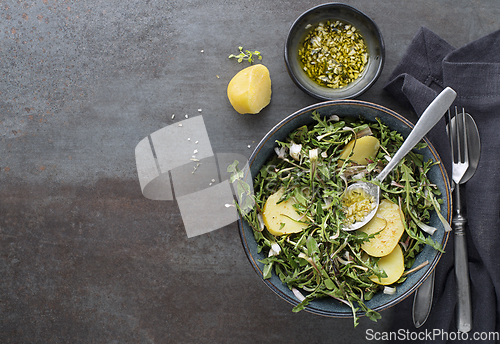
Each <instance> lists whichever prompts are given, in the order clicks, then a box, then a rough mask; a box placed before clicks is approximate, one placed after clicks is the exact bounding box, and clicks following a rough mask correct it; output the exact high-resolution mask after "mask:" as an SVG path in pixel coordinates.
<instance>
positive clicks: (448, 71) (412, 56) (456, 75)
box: [384, 27, 500, 343]
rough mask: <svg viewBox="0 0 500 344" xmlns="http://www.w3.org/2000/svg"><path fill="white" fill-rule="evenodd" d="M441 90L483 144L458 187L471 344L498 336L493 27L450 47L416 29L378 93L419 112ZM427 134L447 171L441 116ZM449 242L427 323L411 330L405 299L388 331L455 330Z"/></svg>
mask: <svg viewBox="0 0 500 344" xmlns="http://www.w3.org/2000/svg"><path fill="white" fill-rule="evenodd" d="M446 86H450V87H451V88H453V89H454V90H455V91H456V92H457V98H456V101H455V105H457V106H459V107H464V108H465V109H466V111H467V112H468V113H470V114H471V115H472V116H473V117H474V119H475V121H476V123H477V126H478V129H479V133H480V136H481V144H482V147H481V159H480V162H479V165H478V169H477V171H476V174H475V175H474V176H473V177H472V178H471V179H470V180H469V181H468V182H467V184H466V185H465V197H466V202H467V218H468V230H467V232H466V235H467V244H468V251H469V252H468V253H469V271H470V279H471V293H472V307H473V328H472V331H471V332H470V333H469V334H468V338H469V340H468V341H461V342H462V343H463V342H471V343H472V342H476V343H477V342H478V341H474V340H473V336H474V333H477V334H481V333H488V332H492V331H493V332H495V331H496V332H498V331H500V302H499V301H500V257H499V256H500V254H499V253H500V179H499V178H498V177H499V176H500V173H499V171H500V30H499V31H495V32H493V33H491V34H489V35H487V36H485V37H482V38H480V39H478V40H476V41H473V42H471V43H469V44H467V45H465V46H463V47H461V48H459V49H455V48H454V47H452V46H451V45H449V44H448V43H447V42H446V41H444V40H443V39H442V38H440V37H439V36H438V35H436V34H435V33H433V32H432V31H430V30H429V29H427V28H424V27H423V28H421V29H420V30H419V31H418V33H417V34H416V36H415V37H414V39H413V41H412V42H411V44H410V46H409V47H408V49H407V51H406V53H405V55H404V56H403V58H402V60H401V61H400V63H399V64H398V66H397V67H396V69H395V70H394V72H393V73H392V75H391V76H390V78H389V81H388V82H387V84H386V85H385V87H384V89H385V90H386V91H387V92H389V93H390V94H391V95H392V96H393V97H394V98H395V99H396V100H398V101H399V102H400V103H401V104H402V105H404V106H406V107H408V108H410V109H411V110H413V111H415V113H416V114H417V115H420V114H421V113H422V112H423V110H424V109H425V107H426V106H427V105H428V104H429V103H430V102H431V101H432V99H433V98H434V97H435V96H436V94H437V93H438V92H439V91H441V90H442V89H443V88H444V87H446ZM428 137H429V139H430V140H431V142H432V143H433V144H434V146H435V148H436V149H437V151H438V153H439V154H440V156H441V158H442V159H443V161H444V164H445V167H446V168H447V170H448V173H449V172H450V166H451V162H450V159H451V157H450V154H449V143H448V139H447V136H446V132H445V122H444V119H442V120H441V122H440V123H439V124H438V125H437V126H436V127H435V128H434V129H433V130H432V131H431V132H430V133H429V134H428ZM449 175H450V176H451V174H449ZM453 239H454V238H453V235H451V236H450V241H449V242H448V245H447V248H446V253H445V254H444V255H443V257H442V259H441V261H440V263H439V264H438V266H437V268H436V288H435V293H434V295H435V299H434V304H433V308H432V311H431V314H430V316H429V319H428V320H427V322H426V323H425V325H424V326H423V327H421V328H420V329H418V330H417V329H415V328H414V327H413V324H412V320H411V306H412V301H413V298H408V299H406V300H405V301H403V302H402V303H401V304H399V305H398V306H396V312H397V314H398V316H397V318H398V321H397V323H395V324H394V330H397V329H401V328H405V329H408V330H409V331H413V332H420V331H423V332H426V333H429V332H430V331H437V332H446V333H452V332H455V333H456V331H457V330H456V323H455V305H456V301H457V295H456V281H455V275H454V264H453ZM437 332H436V333H437ZM483 336H484V335H483ZM447 337H448V340H449V339H450V338H451V337H452V336H445V335H443V336H434V337H432V339H433V341H432V342H433V343H444V342H446V338H447ZM422 338H423V337H422ZM429 338H430V337H427V339H429ZM483 339H485V337H483ZM490 339H491V337H490ZM481 342H492V343H493V342H494V341H493V340H490V341H488V340H484V341H481Z"/></svg>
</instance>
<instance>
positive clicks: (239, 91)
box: [227, 64, 271, 114]
mask: <svg viewBox="0 0 500 344" xmlns="http://www.w3.org/2000/svg"><path fill="white" fill-rule="evenodd" d="M227 97H228V98H229V101H230V102H231V105H232V106H233V108H234V109H235V110H236V111H237V112H239V113H241V114H245V113H248V114H256V113H259V112H260V111H261V110H262V109H263V108H265V107H266V106H267V105H268V104H269V103H270V102H271V77H270V76H269V70H268V69H267V68H266V66H264V65H262V64H257V65H253V66H250V67H247V68H245V69H243V70H241V71H239V72H238V73H237V74H236V75H235V76H234V77H233V78H232V79H231V81H230V82H229V85H228V86H227Z"/></svg>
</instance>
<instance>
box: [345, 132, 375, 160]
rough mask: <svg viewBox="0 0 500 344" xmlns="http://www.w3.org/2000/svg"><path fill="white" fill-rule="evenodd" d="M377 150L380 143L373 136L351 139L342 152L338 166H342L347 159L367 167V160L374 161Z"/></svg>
mask: <svg viewBox="0 0 500 344" xmlns="http://www.w3.org/2000/svg"><path fill="white" fill-rule="evenodd" d="M379 148H380V142H379V140H378V139H377V138H376V137H375V136H371V135H367V136H363V137H360V138H359V139H353V140H351V141H349V143H348V144H347V145H346V146H345V147H344V149H343V150H342V153H341V154H340V160H339V164H343V163H344V161H345V160H347V159H349V160H351V161H353V162H355V163H356V164H359V165H367V164H368V159H374V158H375V156H376V155H377V152H378V149H379ZM351 152H352V155H351Z"/></svg>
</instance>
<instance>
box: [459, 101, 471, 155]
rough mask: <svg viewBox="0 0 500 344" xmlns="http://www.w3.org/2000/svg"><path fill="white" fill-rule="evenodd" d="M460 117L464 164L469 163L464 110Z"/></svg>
mask: <svg viewBox="0 0 500 344" xmlns="http://www.w3.org/2000/svg"><path fill="white" fill-rule="evenodd" d="M461 117H462V124H463V128H464V129H463V134H462V137H463V139H464V140H463V141H464V145H463V146H464V152H463V153H464V154H463V155H464V162H467V163H468V162H469V147H468V143H467V141H468V140H467V123H466V120H467V117H466V115H465V109H464V108H462V114H461Z"/></svg>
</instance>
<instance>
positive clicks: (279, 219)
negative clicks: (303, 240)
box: [262, 189, 308, 236]
mask: <svg viewBox="0 0 500 344" xmlns="http://www.w3.org/2000/svg"><path fill="white" fill-rule="evenodd" d="M281 196H283V190H282V189H280V190H278V191H277V192H275V193H273V194H272V195H271V196H269V198H268V199H267V201H266V204H264V209H263V211H262V212H263V213H262V218H263V219H264V224H265V226H266V228H267V230H268V231H269V233H271V234H272V235H274V236H280V235H283V234H290V233H298V232H301V231H302V230H304V229H305V228H306V227H307V226H308V225H307V224H306V223H302V222H297V221H300V220H301V216H300V215H299V214H298V213H297V211H296V210H295V208H294V207H293V205H294V204H295V203H297V201H296V200H295V199H294V198H293V197H290V198H289V199H288V200H286V201H284V202H281V203H277V202H278V201H279V200H280V198H281Z"/></svg>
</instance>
